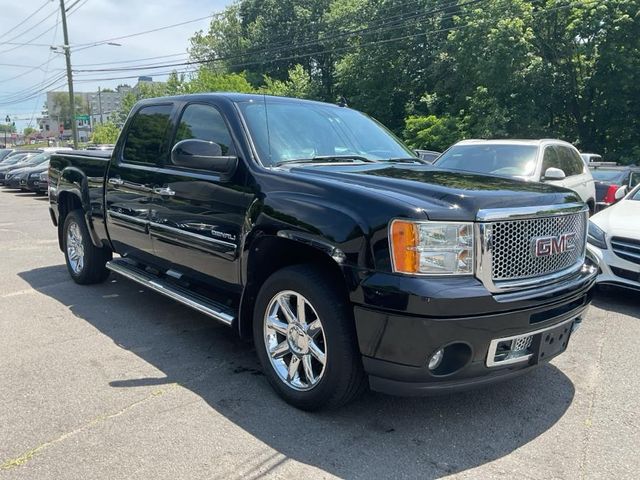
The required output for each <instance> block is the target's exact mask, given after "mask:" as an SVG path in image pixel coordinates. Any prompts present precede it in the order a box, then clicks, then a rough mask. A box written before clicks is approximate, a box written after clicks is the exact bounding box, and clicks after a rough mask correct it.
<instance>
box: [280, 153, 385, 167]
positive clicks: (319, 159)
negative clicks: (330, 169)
mask: <svg viewBox="0 0 640 480" xmlns="http://www.w3.org/2000/svg"><path fill="white" fill-rule="evenodd" d="M348 161H356V162H358V161H360V162H365V163H375V162H376V160H371V159H370V158H367V157H363V156H362V155H317V156H315V157H311V158H296V159H293V160H282V161H280V162H278V163H276V167H279V166H280V165H283V164H285V163H331V162H348Z"/></svg>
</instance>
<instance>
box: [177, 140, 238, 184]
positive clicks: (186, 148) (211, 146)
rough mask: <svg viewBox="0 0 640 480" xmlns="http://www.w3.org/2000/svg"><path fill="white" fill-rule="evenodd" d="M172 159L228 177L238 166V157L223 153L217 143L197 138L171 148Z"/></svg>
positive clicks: (179, 163)
mask: <svg viewBox="0 0 640 480" xmlns="http://www.w3.org/2000/svg"><path fill="white" fill-rule="evenodd" d="M171 161H172V162H173V164H174V165H177V166H180V167H186V168H193V169H196V170H208V171H210V172H215V173H219V174H220V175H221V176H223V177H227V178H228V177H230V176H231V175H233V172H235V170H236V168H237V166H238V158H237V157H230V156H224V155H222V148H220V145H218V144H217V143H215V142H208V141H206V140H198V139H195V138H192V139H189V140H182V141H180V142H178V143H176V144H175V145H174V146H173V148H172V149H171Z"/></svg>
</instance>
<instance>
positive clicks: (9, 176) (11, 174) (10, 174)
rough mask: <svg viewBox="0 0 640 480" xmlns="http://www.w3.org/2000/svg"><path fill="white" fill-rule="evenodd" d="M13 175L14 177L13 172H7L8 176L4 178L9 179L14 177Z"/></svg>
mask: <svg viewBox="0 0 640 480" xmlns="http://www.w3.org/2000/svg"><path fill="white" fill-rule="evenodd" d="M12 177H13V173H7V176H6V177H4V178H6V179H7V180H9V179H10V178H12Z"/></svg>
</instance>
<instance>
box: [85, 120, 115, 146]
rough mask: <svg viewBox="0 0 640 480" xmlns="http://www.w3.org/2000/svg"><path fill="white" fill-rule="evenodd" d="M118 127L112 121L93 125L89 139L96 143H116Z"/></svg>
mask: <svg viewBox="0 0 640 480" xmlns="http://www.w3.org/2000/svg"><path fill="white" fill-rule="evenodd" d="M119 134H120V129H119V128H118V126H117V125H116V124H115V123H113V122H106V123H103V124H98V125H96V126H95V128H94V130H93V133H92V134H91V141H92V142H93V143H98V144H109V143H116V140H118V135H119Z"/></svg>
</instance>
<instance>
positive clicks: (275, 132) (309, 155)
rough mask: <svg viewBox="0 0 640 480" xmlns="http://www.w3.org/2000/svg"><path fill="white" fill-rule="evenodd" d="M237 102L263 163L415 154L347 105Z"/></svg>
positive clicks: (380, 157)
mask: <svg viewBox="0 0 640 480" xmlns="http://www.w3.org/2000/svg"><path fill="white" fill-rule="evenodd" d="M238 105H239V107H240V109H241V111H242V114H243V116H244V118H245V121H246V123H247V126H248V128H249V132H250V133H251V137H252V139H253V142H254V145H255V147H256V150H257V152H258V156H259V157H260V160H261V161H262V163H263V164H264V165H267V166H271V165H277V164H279V163H282V162H289V161H295V160H304V159H313V158H314V157H332V156H345V157H348V156H349V155H354V156H358V157H362V158H364V159H365V160H368V161H376V160H388V159H394V158H415V155H414V154H413V153H412V152H411V151H410V150H409V149H408V148H406V147H405V146H404V145H402V143H401V142H400V141H399V140H398V139H396V138H395V137H394V136H393V134H391V133H390V132H389V131H388V130H387V129H386V128H384V127H383V126H382V125H380V124H379V123H377V122H376V121H374V120H372V119H371V118H370V117H368V116H366V115H364V114H363V113H360V112H357V111H355V110H351V109H349V108H341V107H336V106H333V105H322V104H318V103H311V102H299V103H298V102H279V101H278V102H274V101H269V99H266V104H265V103H263V102H261V101H258V102H242V103H239V104H238ZM265 107H266V109H265ZM356 160H357V159H356ZM416 161H418V160H416Z"/></svg>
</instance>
